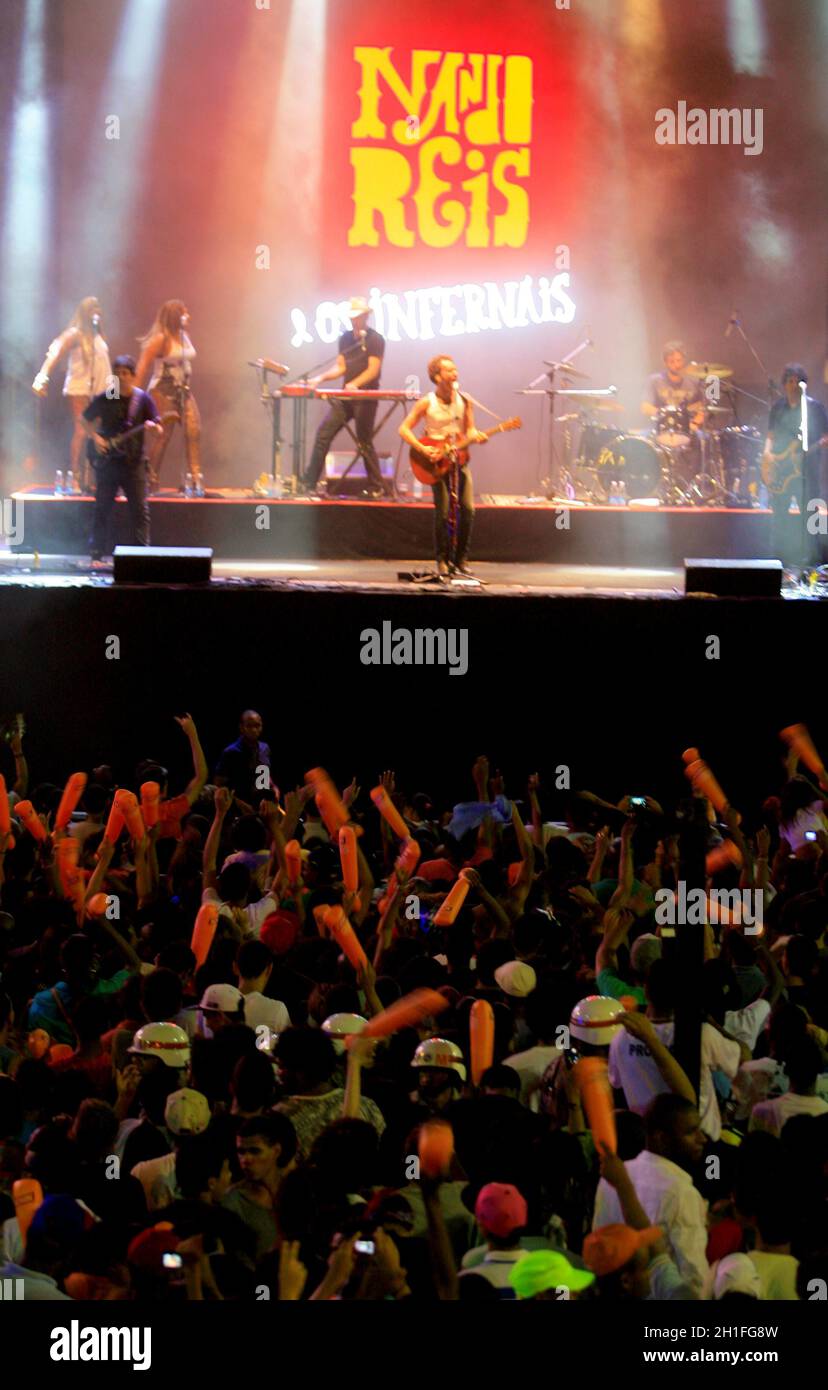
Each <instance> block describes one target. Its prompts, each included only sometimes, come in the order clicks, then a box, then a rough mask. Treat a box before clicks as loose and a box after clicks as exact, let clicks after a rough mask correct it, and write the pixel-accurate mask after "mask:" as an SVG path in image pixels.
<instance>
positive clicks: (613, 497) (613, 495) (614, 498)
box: [609, 479, 618, 507]
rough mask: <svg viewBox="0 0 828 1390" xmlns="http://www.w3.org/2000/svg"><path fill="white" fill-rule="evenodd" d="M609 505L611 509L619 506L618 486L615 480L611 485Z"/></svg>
mask: <svg viewBox="0 0 828 1390" xmlns="http://www.w3.org/2000/svg"><path fill="white" fill-rule="evenodd" d="M609 504H610V506H611V507H616V506H617V505H618V484H617V482H616V481H615V479H613V481H612V482H611V483H610V488H609Z"/></svg>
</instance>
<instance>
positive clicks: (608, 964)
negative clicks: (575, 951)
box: [595, 907, 634, 979]
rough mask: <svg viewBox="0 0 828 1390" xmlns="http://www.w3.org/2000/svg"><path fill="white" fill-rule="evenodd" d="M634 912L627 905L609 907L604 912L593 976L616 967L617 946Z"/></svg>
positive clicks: (629, 924) (625, 932) (630, 923)
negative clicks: (600, 940)
mask: <svg viewBox="0 0 828 1390" xmlns="http://www.w3.org/2000/svg"><path fill="white" fill-rule="evenodd" d="M633 919H634V913H633V912H632V910H631V909H630V908H628V907H611V908H608V910H607V911H606V912H605V914H604V938H603V940H602V942H601V944H600V946H599V947H598V951H597V954H596V956H595V977H596V979H597V977H598V976H599V975H600V973H601V971H602V970H612V971H613V972H614V971H616V970H617V969H618V954H617V952H618V947H619V946H620V945H621V942H622V941H623V940H624V937H625V936H626V935H627V932H628V931H629V929H630V927H631V926H632V923H633Z"/></svg>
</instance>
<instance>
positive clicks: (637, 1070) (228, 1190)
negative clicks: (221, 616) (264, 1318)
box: [0, 710, 828, 1302]
mask: <svg viewBox="0 0 828 1390" xmlns="http://www.w3.org/2000/svg"><path fill="white" fill-rule="evenodd" d="M178 723H179V725H180V727H181V730H182V733H183V735H184V736H186V737H187V738H188V739H189V743H190V747H191V749H192V760H193V771H192V776H191V778H190V781H189V782H188V784H187V786H186V787H185V788H184V790H183V791H179V790H178V789H177V788H176V787H175V786H172V787H171V786H169V774H168V773H167V771H166V769H165V768H164V767H162V766H161V765H159V764H158V762H156V761H154V760H153V759H151V758H147V759H145V760H144V761H143V762H142V763H141V764H140V765H139V766H138V767H137V768H136V769H135V773H134V778H133V779H131V781H130V786H131V788H132V790H133V791H134V793H135V795H134V797H133V798H132V799H131V800H130V798H129V796H128V795H127V796H126V797H125V794H124V788H117V787H116V786H115V785H114V776H113V770H112V769H111V768H109V767H106V766H99V767H96V768H94V769H90V770H88V771H87V772H86V773H85V774H83V775H80V776H77V777H76V778H75V779H70V784H68V787H67V789H66V791H64V788H63V787H62V786H60V785H57V784H53V783H49V782H47V781H43V780H40V781H38V782H36V783H35V779H33V778H30V773H29V768H28V764H27V753H28V751H29V750H28V749H26V750H24V747H23V735H22V733H21V732H20V730H19V729H18V730H17V732H15V733H13V734H12V736H11V741H10V749H11V754H12V755H13V757H14V761H15V771H14V774H13V776H12V775H10V776H9V777H8V778H7V779H6V780H5V782H4V784H3V786H2V787H0V1229H1V1231H2V1236H1V1238H0V1277H3V1278H4V1279H5V1278H13V1279H18V1280H22V1281H23V1284H24V1288H25V1297H26V1298H30V1299H50V1300H61V1299H125V1300H126V1299H133V1300H140V1301H152V1300H160V1299H169V1298H171V1297H177V1298H182V1299H192V1300H199V1299H205V1300H254V1299H267V1298H270V1299H274V1300H285V1301H289V1300H300V1299H316V1300H321V1299H329V1298H336V1299H345V1300H350V1299H356V1300H362V1299H368V1300H371V1299H412V1298H413V1299H425V1300H433V1299H444V1300H456V1299H459V1300H465V1299H469V1300H475V1299H477V1300H486V1299H519V1300H521V1299H530V1300H531V1299H560V1298H578V1299H596V1298H597V1299H612V1300H619V1299H646V1298H649V1299H654V1300H665V1299H682V1300H699V1299H727V1300H731V1301H732V1300H736V1301H741V1302H752V1301H756V1300H776V1299H785V1300H794V1299H797V1298H799V1299H808V1298H811V1297H819V1296H822V1297H824V1292H823V1293H822V1294H821V1295H820V1293H819V1290H820V1289H822V1290H824V1289H825V1287H826V1281H828V1220H826V1197H827V1196H828V1050H827V1049H828V959H827V958H826V948H825V929H826V925H828V819H826V815H825V809H824V806H823V800H822V797H823V792H825V790H826V788H825V787H820V786H818V785H816V784H815V782H814V781H812V780H811V779H810V778H809V777H808V776H806V775H804V773H803V772H802V771H801V769H800V768H799V767H798V766H797V760H796V755H795V753H794V754H790V755H789V757H788V759H787V762H786V764H785V765H784V766H782V765H780V775H779V784H778V786H776V787H769V788H768V789H767V790H768V797H767V799H766V800H765V801H764V803H763V804H762V805H761V806H756V807H754V808H749V807H746V806H742V807H740V811H739V812H737V811H735V810H734V809H733V808H732V807H731V806H729V805H728V806H726V807H725V808H724V810H722V809H721V808H720V809H719V810H718V811H717V810H716V809H715V807H714V805H713V804H712V803H711V802H710V801H709V800H707V799H706V797H705V796H704V795H703V794H702V792H701V791H700V790H699V786H698V784H696V785H695V786H694V787H690V786H687V787H685V784H684V779H683V778H681V771H680V768H681V765H680V763H679V764H678V774H677V775H678V780H677V797H676V803H675V806H674V807H673V808H664V807H662V806H659V805H657V804H656V803H655V802H654V801H653V800H652V799H650V798H647V797H641V796H638V797H624V798H623V800H622V801H621V802H620V803H618V804H617V805H616V804H614V803H611V802H609V801H607V800H603V799H602V798H599V797H598V796H595V795H592V794H589V793H585V792H584V793H577V794H576V793H570V794H568V795H567V796H566V798H565V800H566V808H567V809H566V814H565V817H564V818H563V819H555V820H553V819H551V818H549V815H548V811H549V805H545V802H546V796H545V788H544V786H543V784H542V782H541V779H540V778H539V777H538V775H537V774H532V775H530V776H528V778H527V781H526V784H525V785H524V786H521V787H519V788H515V789H514V790H515V796H514V797H513V796H512V795H510V792H511V790H512V789H507V788H506V787H505V786H504V782H503V778H502V777H501V775H500V774H499V772H497V771H496V770H495V769H494V768H492V767H490V766H489V764H488V761H487V760H486V758H484V757H481V758H478V760H477V761H476V762H475V764H474V766H473V767H472V768H471V769H470V770H469V769H463V768H456V769H454V770H453V772H454V776H455V778H456V782H455V789H454V797H453V798H452V799H451V803H450V804H447V805H440V804H435V801H434V800H432V798H431V796H430V795H428V794H427V793H426V792H424V791H421V790H418V789H417V788H416V786H412V787H402V786H398V785H396V781H395V776H394V773H393V772H391V771H386V772H384V773H382V774H381V776H380V777H379V778H378V786H377V787H375V788H374V789H373V791H371V790H370V789H369V788H368V787H366V788H365V789H364V790H363V789H362V788H361V787H360V786H359V785H357V782H356V779H354V781H353V782H351V784H350V785H349V786H348V787H346V788H344V789H341V790H337V789H336V788H335V787H334V785H333V783H332V782H331V781H330V780H329V779H328V778H327V776H326V774H324V772H323V771H322V770H321V769H318V768H317V769H313V770H312V771H311V772H309V773H308V774H307V777H306V780H305V781H304V782H303V783H302V784H301V785H299V786H297V787H296V788H295V789H294V790H290V791H286V792H285V791H280V789H279V788H278V786H277V785H276V780H275V779H276V777H277V774H278V769H273V770H272V771H271V767H270V763H271V756H270V750H269V749H268V747H267V745H266V744H265V743H264V742H263V740H262V734H263V732H264V731H263V726H262V720H261V718H260V716H259V715H258V714H256V713H255V712H254V711H250V710H248V711H246V712H245V713H244V715H243V716H242V720H241V726H240V736H239V738H238V739H237V740H236V741H235V742H234V743H232V744H231V745H230V746H229V747H228V748H226V749H225V750H224V752H223V753H221V754H220V756H218V757H217V758H216V759H215V761H214V762H213V764H212V767H211V766H210V765H208V761H207V759H206V757H205V755H204V753H203V751H202V748H201V744H200V740H199V736H198V732H197V729H196V726H195V723H194V721H193V720H192V719H191V718H190V716H188V715H186V716H183V717H182V718H180V719H179V721H178ZM295 751H296V750H291V756H293V754H294V753H295ZM299 751H301V750H299ZM307 753H308V760H309V762H310V761H312V759H313V750H312V748H311V747H309V748H308V750H307ZM34 761H35V762H36V761H37V754H36V750H35V752H34ZM40 771H41V770H40V769H38V772H39V773H40ZM30 781H31V783H32V784H31V785H30ZM637 790H640V789H637ZM731 790H732V789H731ZM139 798H140V799H139ZM736 799H737V798H734V800H736ZM558 800H559V798H558ZM550 804H551V803H550ZM6 807H8V812H6ZM545 810H546V811H547V814H546V815H545V814H544V812H545ZM691 824H692V825H693V826H695V827H696V830H697V831H698V828H699V827H700V826H701V827H702V835H703V840H704V850H705V856H706V857H703V859H702V861H701V862H702V865H703V877H704V870H705V866H706V873H707V879H706V882H704V881H703V884H702V886H703V887H704V889H705V891H706V892H710V891H711V890H714V889H723V890H727V891H728V893H729V894H730V899H729V900H730V902H731V906H730V908H729V909H728V910H723V911H721V912H710V913H708V914H706V915H707V916H708V917H709V918H710V920H709V921H708V922H706V923H705V922H702V923H701V924H697V925H692V924H690V925H688V924H682V923H680V922H679V923H678V924H677V925H669V924H668V919H667V917H666V915H665V914H664V913H663V912H662V911H661V903H662V902H663V890H664V889H665V888H672V889H678V887H679V880H680V876H681V873H682V871H683V870H682V866H683V865H684V863H685V862H686V861H685V858H684V854H685V849H684V841H683V835H684V834H685V830H684V829H683V827H687V826H690V825H691ZM343 827H344V828H343ZM736 889H740V890H742V889H743V890H745V892H744V893H743V894H741V896H740V894H738V893H736V892H735V891H732V892H731V890H736ZM748 894H751V895H753V896H752V898H751V900H752V901H756V902H758V903H759V907H760V911H759V913H758V920H757V917H756V916H754V917H751V916H749V914H748V913H747V912H746V911H745V910H744V909H742V908H740V903H743V902H747V901H748V897H747V895H748ZM717 918H718V919H719V920H715V919H717ZM682 933H692V934H693V940H694V941H696V942H697V944H698V956H699V962H698V972H697V974H696V975H694V976H693V979H694V980H697V981H698V990H697V991H696V992H694V993H693V994H692V995H691V996H690V997H688V992H687V987H686V980H684V979H683V976H682V971H681V969H680V968H679V965H680V960H683V959H686V956H681V954H680V953H681V950H682V949H683V947H682V942H683V941H687V940H688V939H689V937H687V936H686V935H684V936H683V935H682ZM702 958H703V960H702ZM694 990H695V986H694ZM688 1019H689V1022H690V1028H691V1034H690V1035H691V1036H692V1037H696V1038H697V1039H698V1048H697V1052H698V1055H697V1056H696V1054H695V1052H694V1054H693V1057H692V1059H691V1061H690V1062H688V1057H687V1052H686V1043H682V1042H681V1038H682V1037H683V1038H684V1039H685V1040H686V1037H687V1026H688ZM693 1028H695V1033H693V1031H692V1030H693ZM694 1046H695V1045H694ZM587 1064H589V1066H591V1067H592V1071H591V1072H590V1073H589V1074H590V1076H592V1077H597V1083H596V1084H598V1083H600V1085H598V1092H600V1094H599V1099H598V1101H596V1100H595V1099H594V1096H595V1095H596V1094H598V1092H596V1091H595V1090H594V1088H593V1091H590V1089H589V1087H588V1086H587V1085H586V1084H585V1083H584V1080H583V1078H584V1076H586V1074H587ZM604 1077H605V1078H606V1084H605V1083H604V1080H603V1078H604ZM601 1086H605V1089H604V1090H603V1091H602V1090H601ZM602 1097H609V1104H608V1105H604V1107H603V1108H602V1104H603V1102H602V1100H601V1098H602Z"/></svg>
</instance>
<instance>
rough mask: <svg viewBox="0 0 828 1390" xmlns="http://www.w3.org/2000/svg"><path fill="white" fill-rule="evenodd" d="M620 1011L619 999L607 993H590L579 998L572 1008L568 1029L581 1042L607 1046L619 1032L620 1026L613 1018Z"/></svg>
mask: <svg viewBox="0 0 828 1390" xmlns="http://www.w3.org/2000/svg"><path fill="white" fill-rule="evenodd" d="M622 1013H624V1005H623V1004H622V1003H621V1000H620V999H611V998H610V997H609V995H607V994H590V995H588V996H587V998H586V999H581V1000H579V1002H578V1003H577V1004H576V1005H575V1007H574V1009H573V1010H572V1014H571V1016H570V1019H569V1031H570V1033H571V1035H572V1037H573V1038H579V1039H580V1040H581V1042H587V1043H594V1044H595V1046H596V1047H609V1044H610V1043H611V1042H612V1040H613V1038H614V1037H615V1035H616V1033H620V1032H621V1027H622V1026H621V1024H620V1023H616V1022H615V1019H617V1017H618V1015H619V1014H622Z"/></svg>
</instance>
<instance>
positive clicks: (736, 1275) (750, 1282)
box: [710, 1254, 762, 1299]
mask: <svg viewBox="0 0 828 1390" xmlns="http://www.w3.org/2000/svg"><path fill="white" fill-rule="evenodd" d="M710 1273H711V1274H712V1276H713V1291H712V1296H713V1298H714V1299H715V1298H724V1296H725V1294H726V1293H746V1294H750V1295H751V1296H752V1297H753V1298H760V1297H761V1294H762V1283H761V1280H760V1278H759V1271H758V1269H757V1268H756V1265H755V1264H754V1263H753V1260H752V1259H751V1258H750V1256H749V1255H739V1254H736V1255H725V1257H724V1259H723V1260H719V1262H718V1264H716V1265H712V1266H711V1270H710Z"/></svg>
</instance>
